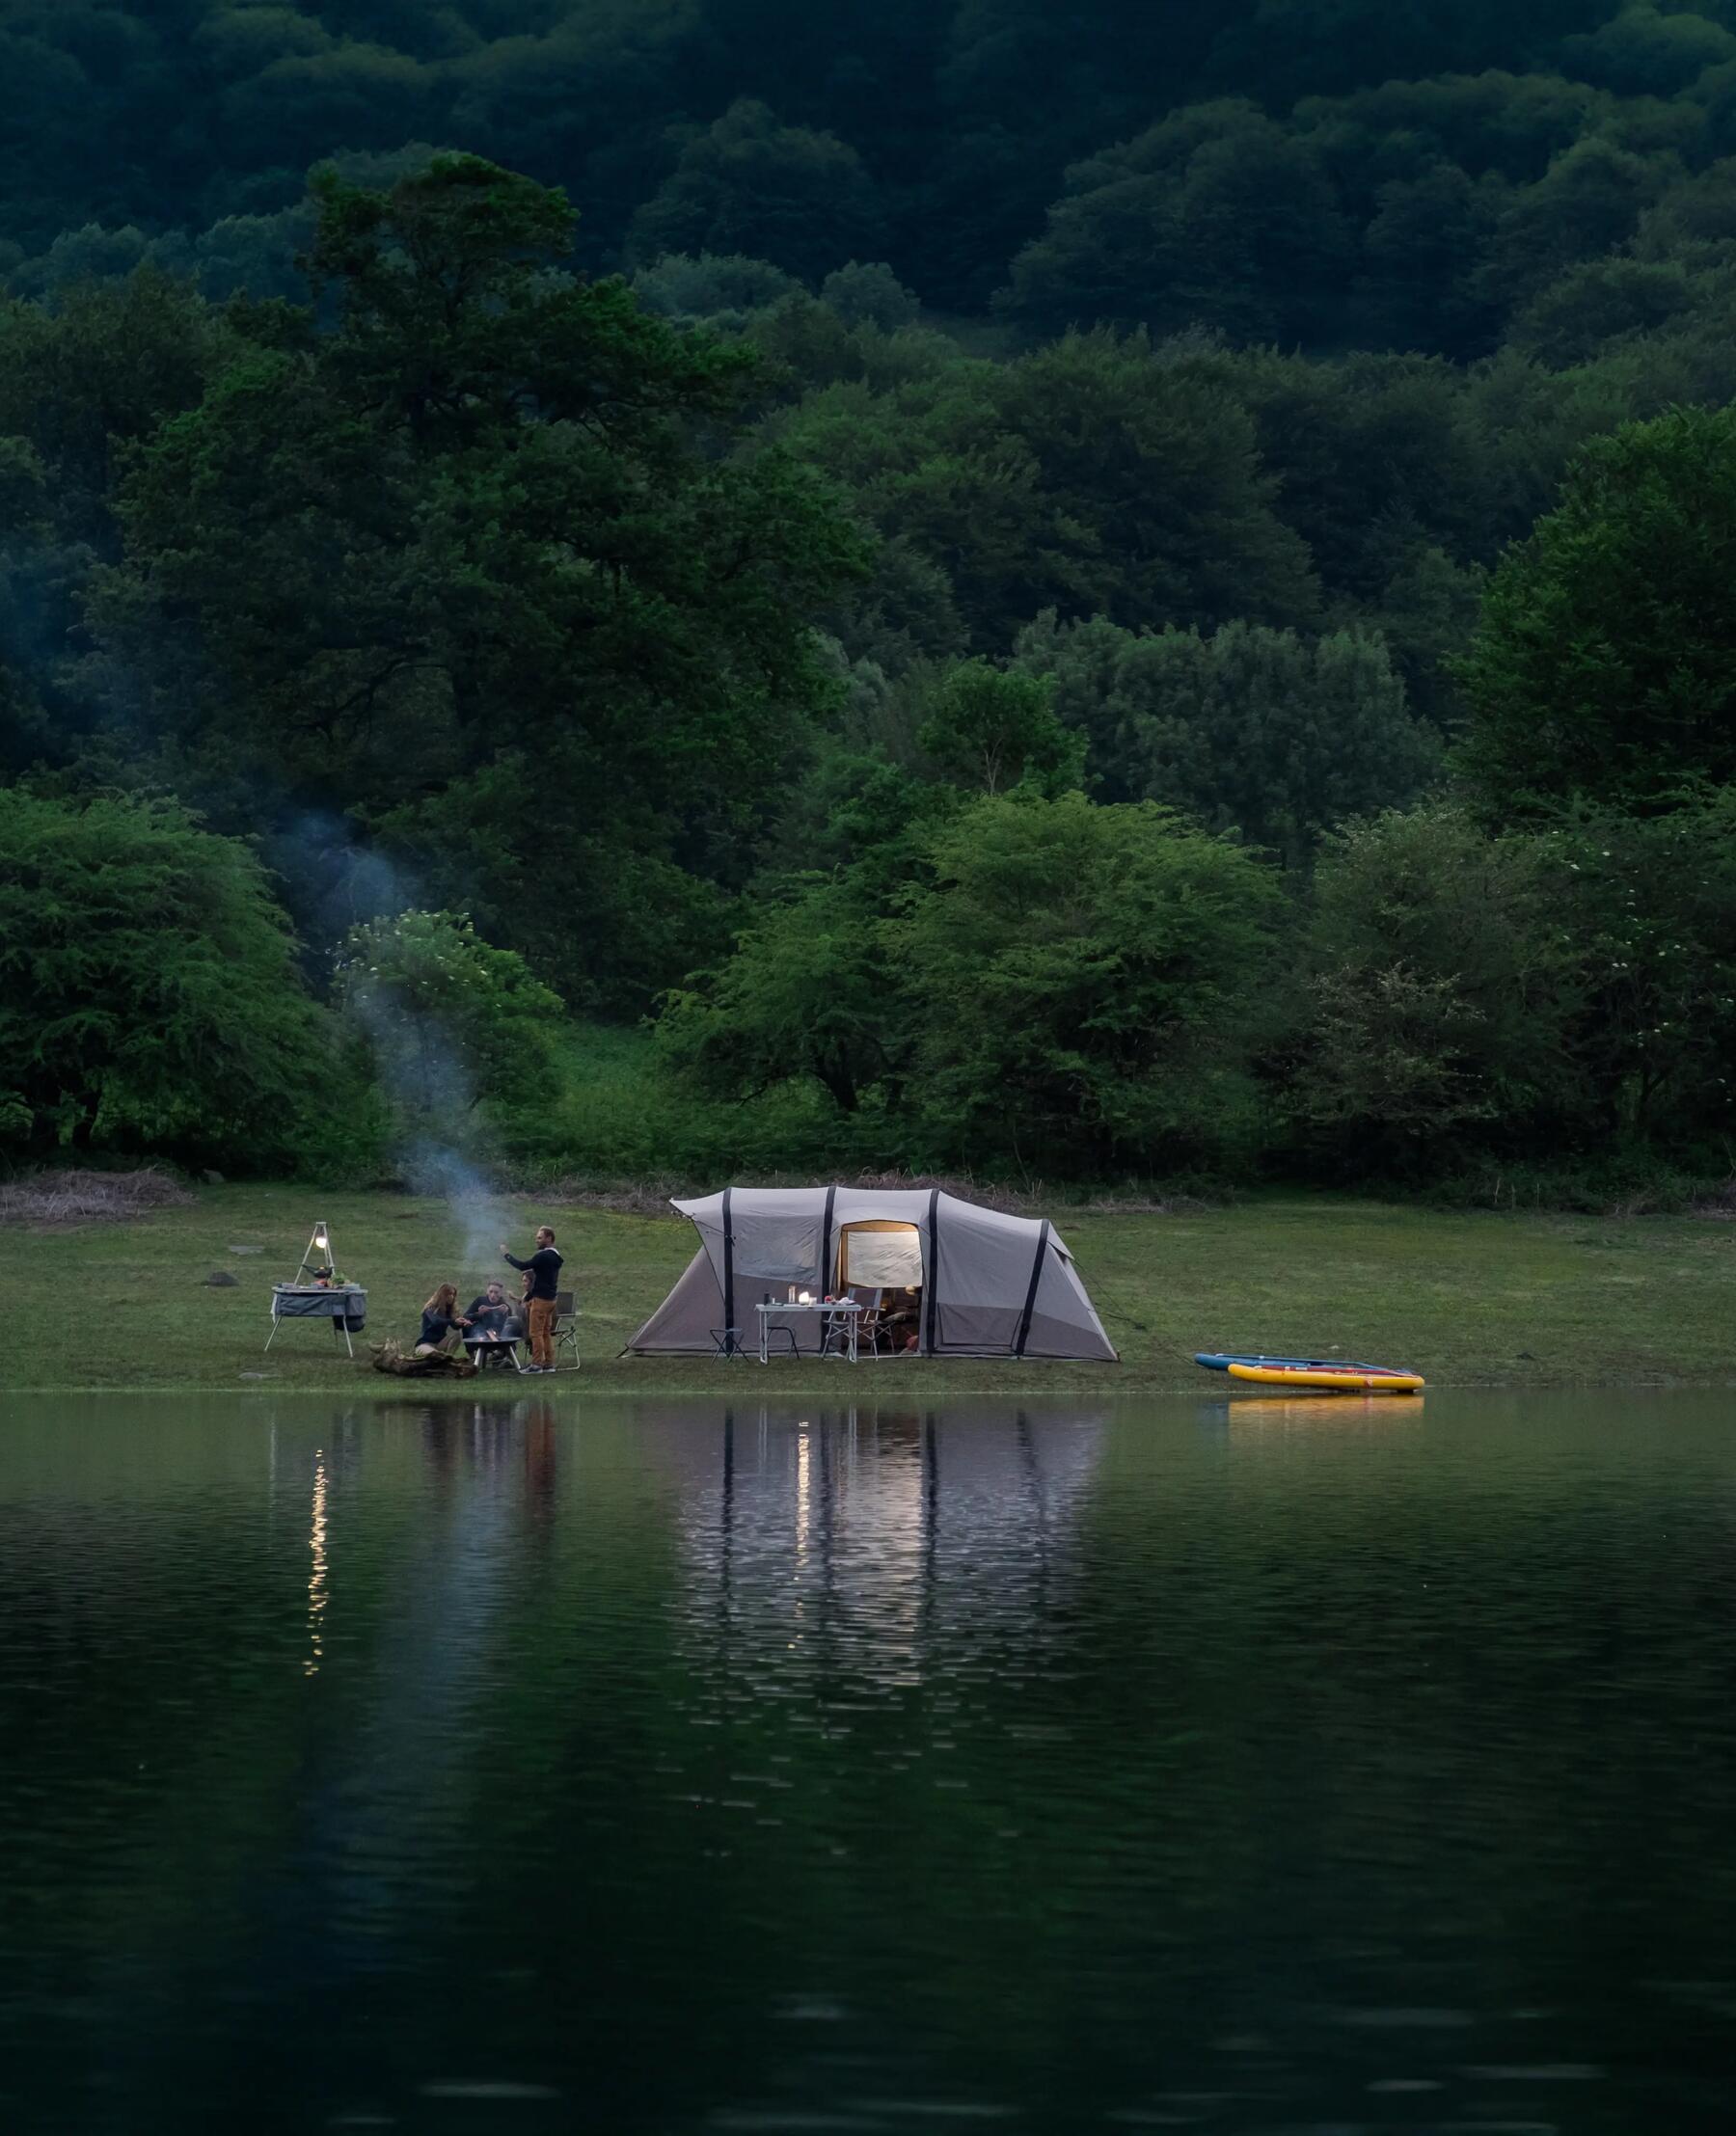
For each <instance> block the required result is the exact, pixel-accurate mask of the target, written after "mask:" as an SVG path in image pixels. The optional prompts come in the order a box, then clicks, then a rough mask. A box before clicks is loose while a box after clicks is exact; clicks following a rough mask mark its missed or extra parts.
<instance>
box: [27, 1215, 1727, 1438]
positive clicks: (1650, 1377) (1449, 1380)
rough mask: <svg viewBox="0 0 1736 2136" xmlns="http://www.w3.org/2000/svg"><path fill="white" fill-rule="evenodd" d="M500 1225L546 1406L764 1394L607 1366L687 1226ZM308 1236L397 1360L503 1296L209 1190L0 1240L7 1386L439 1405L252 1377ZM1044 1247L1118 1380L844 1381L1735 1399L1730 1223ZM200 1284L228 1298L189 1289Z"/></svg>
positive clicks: (287, 1335) (479, 1264) (878, 1373)
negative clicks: (459, 1308) (429, 1330)
mask: <svg viewBox="0 0 1736 2136" xmlns="http://www.w3.org/2000/svg"><path fill="white" fill-rule="evenodd" d="M509 1205H510V1206H511V1207H512V1208H513V1211H514V1216H515V1224H514V1227H513V1230H512V1231H511V1233H510V1235H511V1237H512V1239H513V1240H514V1242H515V1243H514V1250H515V1251H516V1252H521V1253H522V1252H525V1251H528V1248H529V1236H530V1230H531V1227H532V1225H533V1223H535V1222H537V1221H540V1220H542V1219H544V1218H547V1219H548V1220H550V1221H552V1222H553V1223H554V1224H555V1225H556V1227H557V1229H558V1230H559V1234H560V1244H561V1247H562V1249H563V1251H564V1252H565V1253H566V1256H567V1271H568V1275H569V1277H570V1278H571V1279H573V1280H574V1282H575V1283H576V1285H577V1287H578V1290H579V1293H580V1299H581V1306H582V1311H583V1320H582V1325H581V1333H582V1346H583V1353H584V1365H583V1370H582V1371H581V1372H579V1373H575V1374H563V1375H562V1376H560V1377H559V1378H556V1379H553V1380H548V1381H546V1382H543V1383H541V1385H542V1389H543V1392H551V1393H555V1394H560V1393H563V1392H569V1393H570V1392H580V1391H582V1390H583V1389H585V1388H589V1389H592V1390H597V1391H600V1390H603V1389H611V1390H617V1391H621V1392H627V1391H632V1390H644V1391H647V1392H649V1391H652V1390H657V1391H665V1390H669V1389H683V1390H689V1391H692V1390H705V1389H714V1388H720V1387H723V1386H725V1385H726V1384H728V1382H729V1380H730V1379H731V1378H732V1377H733V1378H735V1379H738V1380H739V1379H741V1378H742V1377H743V1376H744V1375H747V1376H760V1375H761V1369H762V1368H761V1367H760V1365H758V1364H757V1363H750V1364H747V1365H721V1364H719V1363H717V1362H715V1361H713V1360H710V1359H697V1358H695V1359H691V1360H689V1359H677V1360H669V1359H656V1360H652V1359H636V1358H619V1359H617V1357H616V1354H615V1353H616V1352H617V1351H618V1350H619V1349H620V1347H621V1344H622V1343H623V1342H624V1341H625V1340H626V1338H627V1337H628V1336H629V1335H630V1334H631V1333H632V1331H633V1330H634V1329H635V1328H636V1327H637V1325H638V1323H639V1321H640V1320H641V1319H642V1318H643V1317H644V1316H645V1315H646V1314H647V1313H648V1312H649V1311H651V1309H652V1308H653V1307H654V1306H655V1305H656V1304H657V1303H658V1301H659V1300H660V1299H661V1298H662V1296H663V1295H664V1293H665V1290H666V1289H667V1288H668V1285H669V1284H670V1283H671V1282H672V1281H673V1280H674V1278H675V1276H676V1275H677V1274H678V1272H679V1271H680V1269H681V1268H682V1267H683V1265H684V1264H685V1262H686V1261H687V1259H688V1257H690V1255H691V1254H692V1250H693V1245H694V1234H693V1232H692V1230H691V1228H690V1227H689V1226H688V1225H686V1224H684V1223H681V1222H680V1221H678V1220H676V1219H674V1218H673V1217H669V1218H662V1219H659V1218H652V1217H641V1216H618V1215H611V1214H603V1213H600V1212H598V1211H595V1210H590V1209H578V1208H562V1207H560V1206H558V1205H554V1206H551V1205H549V1204H546V1203H511V1204H509ZM316 1216H319V1217H324V1218H326V1219H327V1220H329V1222H330V1223H331V1226H332V1231H333V1238H334V1241H335V1245H336V1249H337V1252H338V1256H339V1265H340V1266H341V1268H342V1270H343V1272H344V1273H345V1274H346V1275H348V1276H350V1277H352V1278H353V1279H355V1280H356V1281H358V1282H361V1283H363V1284H366V1286H367V1289H368V1293H369V1305H368V1315H369V1316H368V1326H367V1337H366V1339H371V1340H375V1341H377V1340H379V1339H380V1338H382V1337H384V1336H387V1335H395V1336H397V1337H399V1338H401V1339H403V1340H405V1341H406V1342H408V1341H409V1340H410V1339H411V1338H413V1337H414V1334H415V1332H416V1327H417V1315H418V1311H419V1309H420V1305H421V1302H422V1300H423V1299H424V1297H426V1295H427V1294H428V1292H429V1291H430V1290H431V1289H432V1288H433V1286H434V1284H436V1283H437V1282H439V1281H441V1280H442V1279H443V1278H447V1277H449V1278H451V1279H452V1280H453V1281H454V1282H456V1283H458V1284H459V1285H460V1291H461V1297H463V1298H465V1299H468V1298H469V1297H470V1295H471V1294H472V1289H473V1287H479V1285H480V1283H481V1282H482V1281H483V1280H484V1279H485V1278H486V1277H487V1276H489V1275H491V1274H493V1273H495V1272H496V1269H495V1266H494V1265H492V1264H491V1263H490V1261H489V1260H488V1259H487V1258H478V1259H476V1260H475V1261H473V1262H472V1263H471V1264H469V1265H465V1264H464V1263H463V1261H462V1259H461V1255H460V1247H461V1242H462V1237H463V1234H462V1231H461V1230H460V1229H459V1227H458V1226H457V1225H456V1223H455V1221H454V1219H453V1216H452V1213H451V1212H450V1210H449V1209H448V1207H447V1206H446V1204H445V1203H439V1202H432V1201H418V1200H413V1199H410V1198H407V1197H403V1196H397V1195H390V1194H372V1193H370V1194H352V1195H348V1196H343V1195H339V1196H331V1195H319V1196H315V1195H312V1194H310V1193H308V1192H306V1191H304V1190H302V1189H300V1188H294V1187H277V1186H271V1187H258V1186H222V1187H207V1188H204V1189H203V1190H202V1191H201V1193H200V1196H199V1199H198V1202H197V1203H195V1205H193V1206H192V1207H189V1208H181V1209H172V1210H167V1211H164V1212H161V1213H159V1214H155V1215H152V1216H149V1217H146V1218H141V1219H139V1220H136V1221H133V1222H128V1223H122V1224H91V1225H79V1226H70V1227H67V1228H65V1229H60V1228H52V1229H51V1228H41V1229H31V1228H28V1227H18V1228H14V1229H12V1230H9V1231H8V1232H6V1233H5V1235H4V1236H0V1296H3V1297H4V1299H5V1301H6V1305H5V1322H6V1328H7V1333H8V1336H9V1338H10V1339H9V1340H8V1342H7V1344H6V1347H5V1351H4V1356H3V1359H0V1385H4V1386H6V1387H7V1388H9V1389H14V1390H23V1389H31V1390H54V1389H73V1388H79V1389H95V1388H175V1387H234V1388H237V1389H240V1388H249V1387H258V1386H259V1385H261V1384H267V1385H269V1386H271V1387H272V1388H273V1390H274V1391H279V1392H282V1391H287V1390H290V1389H295V1388H307V1389H309V1390H313V1391H320V1392H328V1391H330V1390H331V1389H333V1388H334V1387H337V1386H339V1385H340V1384H341V1385H344V1386H347V1387H350V1388H351V1389H356V1388H357V1387H358V1383H361V1384H362V1385H364V1386H366V1391H367V1392H370V1393H379V1394H383V1395H392V1394H400V1393H401V1394H407V1395H410V1396H413V1397H415V1398H417V1399H422V1398H425V1397H426V1396H427V1395H428V1393H429V1392H430V1391H432V1392H436V1393H438V1392H440V1391H441V1389H440V1387H439V1384H438V1383H436V1384H435V1385H434V1387H433V1389H432V1390H430V1387H429V1386H428V1385H427V1384H426V1383H419V1382H415V1381H410V1382H402V1381H393V1380H390V1379H386V1378H382V1377H381V1376H380V1375H378V1374H377V1373H375V1372H373V1371H372V1370H371V1369H370V1368H369V1366H368V1364H367V1360H366V1350H365V1338H358V1356H357V1358H356V1360H355V1362H354V1363H352V1362H351V1361H350V1360H349V1359H347V1358H346V1357H345V1356H344V1355H343V1352H342V1348H341V1345H340V1344H338V1343H335V1342H334V1340H333V1338H332V1336H331V1333H330V1331H329V1330H328V1329H327V1328H326V1327H325V1326H324V1325H314V1324H312V1323H306V1324H298V1323H293V1322H291V1323H286V1324H285V1328H284V1330H283V1332H282V1333H281V1334H280V1336H279V1337H278V1338H277V1341H276V1342H275V1343H274V1345H273V1347H272V1350H271V1354H270V1355H269V1356H268V1357H266V1356H262V1355H261V1352H262V1349H263V1345H264V1341H265V1337H266V1334H267V1332H268V1329H269V1320H268V1310H269V1295H270V1284H271V1283H272V1282H273V1281H274V1279H280V1278H283V1277H285V1276H287V1275H289V1274H290V1273H291V1272H292V1271H293V1269H294V1267H295V1264H296V1262H297V1261H298V1260H299V1258H300V1257H301V1251H302V1248H303V1247H304V1245H305V1244H306V1243H307V1239H308V1234H309V1231H310V1230H311V1229H312V1221H313V1219H314V1218H315V1217H316ZM1061 1229H1062V1230H1063V1232H1064V1234H1065V1235H1066V1238H1067V1240H1068V1243H1069V1245H1070V1246H1071V1249H1072V1251H1073V1253H1074V1255H1075V1257H1076V1259H1077V1262H1078V1266H1079V1270H1080V1273H1081V1274H1082V1276H1083V1277H1084V1280H1085V1283H1086V1285H1087V1287H1088V1288H1089V1289H1090V1291H1091V1293H1092V1295H1093V1297H1094V1299H1095V1300H1096V1302H1097V1306H1098V1310H1099V1312H1100V1313H1101V1314H1102V1317H1103V1321H1104V1324H1105V1325H1106V1326H1107V1328H1108V1330H1109V1333H1110V1336H1111V1338H1112V1339H1113V1340H1114V1341H1115V1343H1116V1344H1117V1346H1118V1347H1119V1348H1120V1350H1121V1352H1122V1356H1123V1360H1124V1362H1123V1364H1122V1365H1121V1366H1120V1367H1116V1366H1111V1365H1041V1364H1028V1365H995V1364H975V1363H970V1362H967V1361H963V1360H947V1361H936V1362H933V1363H929V1362H924V1361H921V1360H915V1359H911V1360H899V1361H897V1362H893V1361H889V1360H888V1361H882V1362H879V1363H875V1364H871V1365H870V1364H864V1365H861V1366H859V1367H858V1369H859V1370H861V1371H865V1372H872V1373H873V1374H874V1375H875V1377H876V1380H877V1381H879V1380H881V1379H882V1378H885V1379H889V1380H894V1381H899V1382H915V1381H921V1382H923V1383H924V1384H934V1385H936V1386H944V1388H945V1389H946V1390H948V1391H949V1392H965V1391H970V1392H975V1391H995V1390H1004V1391H1007V1392H1016V1391H1020V1390H1023V1391H1036V1390H1039V1389H1049V1390H1053V1389H1057V1388H1090V1389H1091V1390H1093V1391H1094V1392H1099V1393H1101V1392H1108V1391H1117V1392H1139V1391H1142V1390H1155V1389H1164V1388H1177V1387H1188V1386H1194V1385H1199V1384H1202V1375H1201V1374H1200V1372H1199V1370H1198V1368H1197V1367H1196V1366H1194V1365H1192V1364H1191V1363H1189V1362H1188V1361H1187V1358H1186V1356H1185V1355H1184V1354H1182V1353H1189V1352H1191V1351H1193V1350H1195V1349H1264V1350H1273V1351H1320V1350H1330V1349H1332V1348H1334V1347H1337V1348H1339V1349H1341V1350H1343V1352H1344V1353H1345V1354H1347V1355H1350V1356H1356V1357H1365V1358H1370V1359H1372V1360H1375V1361H1377V1362H1381V1363H1385V1364H1395V1365H1414V1366H1415V1367H1416V1368H1417V1369H1419V1370H1421V1371H1423V1372H1424V1373H1426V1374H1427V1376H1428V1379H1429V1382H1430V1384H1431V1385H1433V1386H1436V1387H1478V1386H1481V1387H1488V1386H1504V1387H1526V1386H1531V1387H1560V1386H1572V1385H1576V1384H1581V1385H1603V1386H1610V1385H1623V1384H1626V1385H1634V1386H1656V1385H1667V1384H1679V1385H1688V1386H1708V1385H1711V1386H1717V1385H1724V1384H1736V1311H1733V1310H1732V1308H1733V1307H1736V1226H1733V1225H1730V1224H1727V1223H1726V1224H1720V1223H1715V1222H1710V1221H1707V1220H1704V1219H1695V1218H1687V1217H1681V1218H1676V1217H1642V1218H1637V1219H1626V1220H1615V1219H1603V1218H1589V1217H1580V1216H1539V1215H1530V1216H1526V1215H1518V1216H1494V1215H1456V1214H1443V1213H1440V1212H1437V1211H1431V1210H1422V1209H1417V1208H1412V1207H1400V1206H1396V1205H1390V1204H1386V1203H1371V1202H1355V1201H1345V1200H1339V1199H1327V1198H1303V1197H1284V1198H1273V1199H1263V1200H1257V1201H1251V1202H1247V1203H1241V1204H1239V1205H1236V1206H1234V1207H1229V1208H1225V1209H1221V1210H1213V1211H1207V1212H1204V1213H1197V1214H1187V1215H1178V1216H1162V1215H1150V1214H1117V1213H1107V1214H1105V1213H1090V1214H1083V1213H1081V1214H1076V1215H1072V1216H1071V1217H1069V1216H1065V1215H1064V1216H1063V1217H1062V1220H1061ZM237 1246H254V1247H258V1248H259V1249H260V1251H259V1252H258V1253H254V1254H236V1253H234V1252H232V1251H231V1249H232V1248H234V1247H237ZM492 1249H493V1241H492V1240H491V1241H490V1242H489V1246H488V1252H489V1253H492ZM213 1269H226V1270H228V1271H229V1272H230V1273H231V1274H233V1275H235V1276H236V1277H238V1278H239V1280H240V1281H239V1287H238V1288H236V1289H227V1288H222V1289H211V1288H207V1287H205V1285H204V1283H203V1279H204V1278H205V1277H206V1276H207V1275H208V1274H209V1273H210V1272H211V1271H212V1270H213ZM839 1369H841V1367H839V1366H838V1365H830V1364H827V1365H821V1364H818V1363H815V1362H812V1361H809V1362H804V1363H797V1362H795V1361H791V1362H789V1363H786V1364H781V1365H773V1366H771V1367H769V1368H768V1369H767V1371H766V1373H765V1374H764V1377H765V1380H766V1383H767V1384H770V1381H771V1379H772V1378H773V1377H775V1378H776V1380H777V1381H778V1383H779V1384H780V1385H781V1386H782V1387H783V1388H784V1389H786V1390H787V1391H789V1392H797V1391H799V1390H801V1389H803V1388H805V1387H806V1386H808V1385H812V1384H819V1385H824V1386H826V1387H828V1388H829V1387H832V1386H834V1385H835V1375H836V1373H837V1371H838V1370H839Z"/></svg>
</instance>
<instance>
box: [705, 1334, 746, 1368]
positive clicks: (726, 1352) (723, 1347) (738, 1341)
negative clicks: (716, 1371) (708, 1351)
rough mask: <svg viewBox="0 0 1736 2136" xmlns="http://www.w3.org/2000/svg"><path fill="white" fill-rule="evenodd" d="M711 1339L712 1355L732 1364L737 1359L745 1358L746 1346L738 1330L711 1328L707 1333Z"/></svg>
mask: <svg viewBox="0 0 1736 2136" xmlns="http://www.w3.org/2000/svg"><path fill="white" fill-rule="evenodd" d="M707 1332H708V1333H709V1335H710V1336H711V1338H712V1355H713V1357H720V1358H722V1359H723V1360H724V1361H725V1362H726V1363H729V1364H733V1363H734V1362H735V1361H736V1360H737V1359H738V1358H746V1355H747V1345H746V1343H745V1342H744V1341H743V1340H742V1331H741V1329H740V1328H712V1329H709V1330H708V1331H707Z"/></svg>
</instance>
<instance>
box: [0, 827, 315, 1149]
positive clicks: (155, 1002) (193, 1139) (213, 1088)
mask: <svg viewBox="0 0 1736 2136" xmlns="http://www.w3.org/2000/svg"><path fill="white" fill-rule="evenodd" d="M339 1080H340V1078H337V1077H335V1074H334V1049H333V1046H332V1040H331V1032H330V1029H329V1026H328V1024H327V1022H326V1021H325V1019H324V1018H323V1017H322V1015H321V1014H320V1012H319V1011H318V1010H316V1008H315V1007H314V1005H313V1003H312V1001H311V1000H310V999H309V998H308V995H307V993H306V991H305V990H304V988H303V987H302V984H301V980H300V976H299V974H298V972H297V971H296V968H295V960H294V955H293V944H292V942H291V939H290V935H289V928H288V924H287V922H286V921H285V917H284V914H283V911H282V909H281V908H280V907H279V906H278V905H277V903H276V902H275V900H274V899H273V897H272V895H271V890H270V886H269V884H268V882H267V880H266V878H265V874H264V871H263V870H262V869H261V867H260V866H259V863H258V859H257V858H256V856H255V855H254V854H253V852H250V851H249V850H248V848H247V847H246V846H244V845H243V844H241V843H240V841H238V840H236V839H231V838H219V837H216V836H214V835H213V834H212V833H211V832H209V831H207V830H204V829H203V828H201V827H200V825H198V823H197V822H196V821H195V820H194V819H193V818H192V817H190V816H189V815H188V814H187V812H186V811H185V810H184V809H182V808H181V807H180V806H179V805H178V804H177V803H176V802H173V801H167V800H131V799H127V798H122V797H118V796H109V795H95V796H92V797H90V798H86V799H83V800H74V801H68V800H61V799H57V798H53V797H51V796H49V795H46V794H41V795H39V794H35V793H31V792H29V791H27V790H26V789H24V788H19V787H14V788H0V1136H4V1139H5V1140H7V1141H9V1142H12V1143H14V1144H15V1145H17V1146H18V1147H19V1148H20V1149H22V1151H23V1152H25V1153H27V1154H31V1155H38V1156H40V1155H46V1154H48V1153H50V1152H52V1151H55V1150H58V1149H65V1150H73V1151H78V1152H89V1151H114V1152H122V1153H126V1152H131V1153H139V1152H148V1153H150V1154H161V1155H172V1156H179V1157H183V1158H188V1159H194V1160H198V1161H201V1162H204V1163H209V1162H211V1161H212V1160H216V1161H218V1162H220V1163H222V1164H225V1165H232V1166H234V1167H236V1168H237V1169H247V1170H255V1169H268V1168H272V1167H278V1168H281V1167H282V1166H283V1165H284V1164H285V1161H286V1160H288V1159H289V1158H291V1157H292V1156H293V1155H294V1154H295V1153H296V1151H297V1149H298V1147H299V1146H300V1145H301V1143H302V1140H303V1137H304V1135H305V1134H306V1133H307V1132H308V1130H309V1128H310V1124H311V1122H312V1114H313V1111H314V1105H313V1100H314V1097H315V1095H316V1093H317V1091H318V1090H319V1087H320V1085H321V1083H322V1081H323V1082H324V1083H325V1087H326V1091H327V1095H328V1096H332V1095H334V1094H337V1093H338V1084H339ZM340 1095H341V1097H342V1099H343V1101H344V1102H347V1097H348V1095H349V1094H348V1092H347V1091H344V1092H342V1093H341V1094H340ZM339 1110H341V1105H339Z"/></svg>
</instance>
